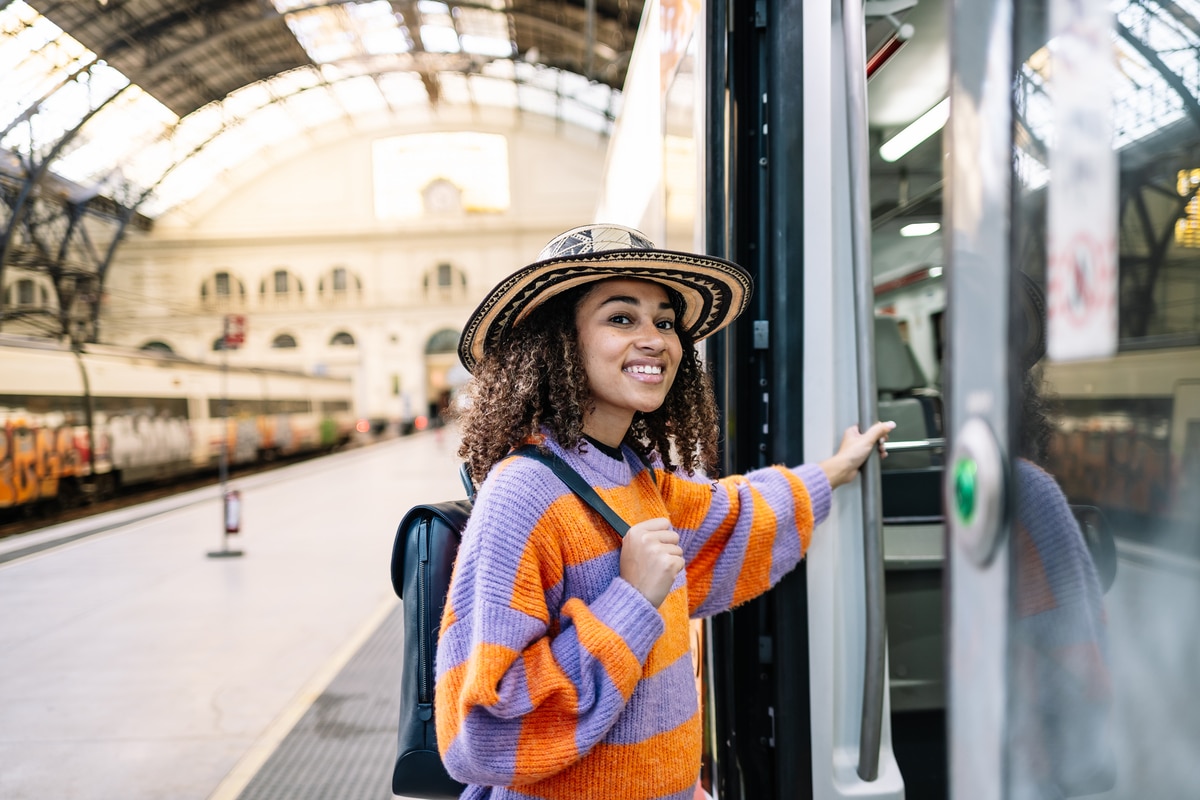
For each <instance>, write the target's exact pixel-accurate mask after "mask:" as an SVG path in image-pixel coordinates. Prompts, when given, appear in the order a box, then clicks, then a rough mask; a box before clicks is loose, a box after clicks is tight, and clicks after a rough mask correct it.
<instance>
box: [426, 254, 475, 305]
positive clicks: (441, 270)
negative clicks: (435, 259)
mask: <svg viewBox="0 0 1200 800" xmlns="http://www.w3.org/2000/svg"><path fill="white" fill-rule="evenodd" d="M424 287H425V297H427V298H428V299H430V300H440V301H442V302H454V301H457V300H461V299H463V298H464V297H466V294H467V276H466V273H464V272H463V271H462V270H461V269H458V268H457V267H455V266H454V265H453V264H451V263H450V262H448V261H443V262H441V263H440V264H438V265H437V266H436V267H434V268H433V269H431V270H430V271H429V272H426V273H425V279H424Z"/></svg>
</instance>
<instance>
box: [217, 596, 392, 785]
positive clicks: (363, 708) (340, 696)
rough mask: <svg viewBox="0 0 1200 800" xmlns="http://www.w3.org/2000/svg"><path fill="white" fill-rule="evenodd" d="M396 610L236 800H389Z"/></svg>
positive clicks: (285, 738) (330, 685)
mask: <svg viewBox="0 0 1200 800" xmlns="http://www.w3.org/2000/svg"><path fill="white" fill-rule="evenodd" d="M401 611H402V609H401V607H400V606H397V607H396V609H395V610H394V611H392V613H391V614H389V615H388V616H387V618H386V619H384V621H383V624H381V625H380V626H379V628H378V629H377V630H376V631H375V632H374V633H373V634H371V637H370V638H369V639H367V641H366V642H365V643H364V644H363V646H362V647H361V648H360V649H359V651H358V652H357V653H355V654H354V656H352V657H351V659H350V661H349V662H348V663H347V664H346V666H345V667H343V668H342V671H341V672H339V673H338V674H337V677H335V678H334V679H333V680H332V681H331V682H330V684H329V686H328V687H326V689H325V691H324V692H323V693H322V694H321V696H320V697H318V698H317V700H316V702H315V703H313V705H312V707H311V708H309V709H308V711H307V712H305V714H304V716H303V717H301V718H300V721H299V722H297V723H296V726H295V727H294V728H292V730H291V732H290V733H288V735H287V736H286V737H284V739H283V741H282V742H280V744H279V747H278V748H277V749H276V750H275V752H274V753H272V754H271V757H270V758H268V759H267V762H266V763H265V764H263V766H262V769H260V770H259V771H258V773H257V774H256V775H255V776H254V777H253V778H252V779H251V780H250V783H249V784H247V785H246V788H245V789H243V790H242V793H241V794H240V795H238V800H392V797H393V795H392V787H391V782H392V765H393V764H394V763H395V760H396V730H397V724H398V721H399V713H400V665H401V664H402V663H403V658H402V655H403V649H404V620H403V616H402V613H401Z"/></svg>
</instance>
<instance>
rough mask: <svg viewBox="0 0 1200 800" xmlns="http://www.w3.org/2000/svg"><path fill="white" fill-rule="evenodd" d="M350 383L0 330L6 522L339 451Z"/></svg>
mask: <svg viewBox="0 0 1200 800" xmlns="http://www.w3.org/2000/svg"><path fill="white" fill-rule="evenodd" d="M352 400H353V394H352V390H351V385H350V381H349V380H348V379H340V378H329V377H315V376H311V375H305V374H302V373H299V372H286V371H282V370H271V369H257V368H242V367H236V368H235V367H229V368H227V369H223V368H221V367H220V366H218V365H214V364H205V363H199V362H193V361H188V360H185V359H181V358H178V357H175V356H172V355H167V354H161V353H151V352H145V351H130V350H125V349H118V348H112V347H104V346H99V345H86V346H85V347H83V348H82V349H80V350H72V349H70V348H67V347H64V346H61V345H58V344H56V343H53V342H48V341H42V340H36V339H27V338H21V337H13V336H4V335H0V520H2V519H3V516H4V515H9V514H11V513H13V511H14V510H16V509H24V508H32V507H36V506H39V505H50V504H55V503H57V504H60V505H64V506H70V505H74V504H78V503H80V502H86V501H87V500H89V499H91V498H93V497H102V496H105V495H108V494H111V493H112V492H115V491H117V490H118V489H120V488H122V487H128V486H133V485H136V484H141V483H147V482H150V481H157V480H164V479H170V478H174V477H178V476H183V475H190V474H194V473H200V472H204V471H211V470H215V469H217V468H218V467H219V465H220V461H221V458H222V453H223V452H224V454H225V458H226V459H227V463H228V464H229V465H242V464H249V463H251V462H254V461H258V460H264V459H270V458H275V457H279V456H290V455H295V454H302V453H309V452H319V451H322V450H329V449H332V448H335V447H337V446H339V445H341V444H344V443H346V442H348V441H349V440H350V438H351V436H352V435H353V432H354V428H355V417H354V411H353V402H352Z"/></svg>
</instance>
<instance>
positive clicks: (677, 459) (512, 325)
mask: <svg viewBox="0 0 1200 800" xmlns="http://www.w3.org/2000/svg"><path fill="white" fill-rule="evenodd" d="M750 291H751V284H750V279H749V276H748V275H747V274H746V273H745V272H744V271H743V270H742V269H741V268H740V267H738V266H737V265H736V264H732V263H729V262H725V261H721V260H720V259H715V258H709V257H704V256H697V255H691V254H684V253H672V252H669V251H662V250H657V249H655V248H654V246H653V245H652V244H651V243H650V242H649V241H648V240H646V238H645V237H644V236H642V235H641V234H640V233H638V232H637V231H634V230H631V229H629V228H624V227H621V226H616V225H590V226H584V227H582V228H577V229H574V230H572V231H568V232H567V233H564V234H562V235H560V236H558V237H556V238H555V239H554V240H553V241H551V242H550V244H549V245H547V246H546V248H545V249H544V250H543V251H542V254H541V256H540V257H539V259H538V261H537V262H535V263H534V264H531V265H530V266H528V267H525V268H524V269H522V270H519V271H518V272H516V273H514V274H513V275H512V276H510V277H509V278H507V279H506V280H505V281H503V282H502V283H501V284H500V285H499V286H497V287H496V288H495V289H494V290H493V291H492V292H491V293H490V294H489V296H488V297H487V298H486V299H485V300H484V302H483V303H482V304H481V305H480V306H479V308H478V309H477V310H476V311H475V313H474V314H473V315H472V317H471V319H470V321H469V323H468V325H467V327H466V329H465V330H464V333H463V337H462V341H461V343H460V345H459V355H460V357H461V358H462V361H463V363H464V364H465V365H466V367H467V368H468V369H469V370H471V371H472V372H473V374H474V380H473V381H472V383H471V384H470V386H469V388H468V398H469V399H468V403H467V404H466V411H465V413H464V416H463V418H462V420H461V423H460V424H461V430H462V436H463V444H462V449H461V451H460V454H461V455H462V456H463V457H464V458H465V459H466V461H467V463H468V467H469V470H470V473H471V476H472V478H473V480H474V481H475V482H476V483H477V484H479V491H478V494H477V496H476V501H475V507H474V511H473V512H472V515H471V520H470V522H469V523H468V526H467V528H466V530H465V531H464V535H463V541H462V545H461V548H460V550H459V555H458V561H457V563H456V565H455V573H454V579H453V582H452V584H451V589H450V597H449V599H448V601H447V604H446V611H445V614H444V616H443V618H442V629H441V638H440V640H439V645H438V662H437V674H438V678H437V687H436V718H437V737H438V742H439V747H440V749H441V751H442V756H443V759H444V761H445V764H446V767H447V769H448V770H449V772H450V774H451V775H453V776H454V777H456V778H457V779H459V780H461V781H463V782H465V783H467V784H469V787H468V789H467V790H466V792H465V793H464V794H463V797H468V798H483V797H491V798H496V799H497V800H498V799H499V798H532V797H538V798H572V800H578V798H586V797H603V798H628V799H630V800H634V799H640V798H647V799H649V798H690V797H691V796H692V792H693V789H694V787H695V785H696V778H697V775H698V774H699V769H700V747H701V723H700V714H699V703H698V699H697V696H696V687H695V682H694V680H693V676H692V665H691V659H690V654H689V635H688V620H689V618H692V617H704V616H709V615H712V614H715V613H718V612H720V611H725V610H727V609H729V608H731V607H733V606H735V605H737V604H739V603H741V602H744V601H746V600H749V599H751V598H753V597H755V596H757V595H759V594H761V593H762V592H764V591H766V590H767V589H768V588H770V586H771V585H773V584H774V583H775V582H776V581H778V580H779V579H780V578H781V577H782V576H783V575H784V574H785V573H786V572H787V571H789V570H790V569H792V568H793V567H794V566H795V565H796V564H797V563H798V562H799V560H800V558H801V557H802V556H803V552H804V549H805V547H806V546H807V544H808V541H809V537H810V535H811V533H812V529H813V526H814V525H815V524H817V523H818V522H820V521H821V520H822V519H824V517H825V516H826V515H827V514H828V511H829V505H830V493H831V491H832V489H834V488H836V487H837V486H839V485H841V484H844V483H847V482H849V481H850V480H852V479H853V478H854V476H855V475H856V474H857V472H858V469H859V467H860V465H861V464H862V463H863V461H864V460H865V459H866V458H867V456H868V455H869V454H870V452H871V451H872V450H873V449H875V448H876V446H877V445H878V446H880V449H881V451H882V446H881V442H882V441H883V439H885V438H886V434H887V432H888V431H889V430H891V428H892V427H894V426H893V424H892V423H877V424H876V425H873V426H872V427H871V428H870V429H869V430H868V431H867V432H866V433H859V432H858V430H857V428H851V429H849V430H847V431H846V433H845V435H844V437H843V440H842V444H841V447H840V448H839V450H838V452H837V453H836V454H835V455H834V456H833V457H831V458H829V459H828V460H826V461H823V462H821V463H820V464H816V465H805V466H801V467H797V468H795V469H788V468H784V467H772V468H768V469H762V470H757V471H755V472H751V473H749V474H747V475H738V476H731V477H728V478H724V479H722V480H719V481H715V482H714V481H712V480H710V479H708V478H705V477H704V476H703V473H705V472H711V471H712V470H713V469H714V467H715V461H716V457H717V435H718V426H717V413H716V405H715V400H714V397H713V392H712V388H711V385H710V383H709V381H708V377H707V375H706V374H705V373H704V371H703V369H702V367H701V364H700V362H699V360H698V358H697V354H696V351H695V349H694V344H695V342H696V341H698V340H700V339H702V338H704V337H705V336H708V335H710V334H712V333H713V332H715V331H717V330H720V329H721V328H723V327H724V326H726V325H728V324H729V323H730V322H732V321H733V319H734V318H735V317H736V316H737V315H738V314H739V313H740V312H741V311H742V309H743V308H745V305H746V302H747V301H748V300H749V295H750ZM525 443H535V444H538V445H539V446H541V447H542V448H545V449H546V450H549V451H550V452H551V453H554V454H555V455H557V456H559V457H561V458H562V459H563V460H564V461H566V462H567V463H568V464H569V465H570V466H571V467H573V468H574V469H575V470H576V471H577V472H579V474H580V475H582V476H583V477H584V479H585V480H586V481H587V482H588V483H589V484H590V485H591V486H593V487H594V488H595V489H596V491H597V493H598V494H599V495H600V497H601V498H603V500H604V501H606V502H607V503H608V505H609V506H611V507H612V509H613V510H614V511H615V512H616V513H617V514H618V515H619V516H620V517H621V518H622V519H624V520H625V521H627V522H628V523H630V525H631V527H630V529H629V531H628V533H627V535H626V536H625V537H624V539H622V538H620V537H619V536H618V534H617V533H616V532H615V531H614V530H613V529H612V528H611V527H609V526H608V525H607V524H606V523H604V522H603V520H602V519H601V518H600V516H599V515H598V514H595V513H594V512H592V511H590V510H589V509H588V508H587V506H586V505H584V503H583V502H582V501H581V500H580V499H579V498H578V497H576V496H575V495H574V494H573V493H572V492H571V491H570V490H569V489H568V488H567V487H566V486H565V485H564V484H563V483H562V482H561V481H560V480H559V479H558V478H557V477H556V476H555V475H554V473H553V472H551V470H550V468H549V467H547V466H545V465H543V464H541V463H539V462H537V461H535V460H533V459H529V458H522V457H520V456H517V455H514V456H510V455H509V454H510V452H511V451H512V450H513V449H514V448H516V447H518V446H519V445H521V444H525Z"/></svg>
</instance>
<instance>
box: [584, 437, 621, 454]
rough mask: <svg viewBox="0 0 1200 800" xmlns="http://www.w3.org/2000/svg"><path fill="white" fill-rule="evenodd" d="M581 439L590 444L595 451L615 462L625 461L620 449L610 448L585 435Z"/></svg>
mask: <svg viewBox="0 0 1200 800" xmlns="http://www.w3.org/2000/svg"><path fill="white" fill-rule="evenodd" d="M583 438H584V439H587V441H588V444H590V445H591V446H592V447H595V448H596V449H597V450H599V451H600V452H601V453H604V455H606V456H608V457H609V458H611V459H614V460H616V461H624V460H625V456H623V455H622V454H621V448H620V447H610V446H609V445H606V444H605V443H604V442H601V441H598V440H597V439H595V438H593V437H591V436H588V435H587V434H586V433H585V434H584V435H583Z"/></svg>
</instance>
